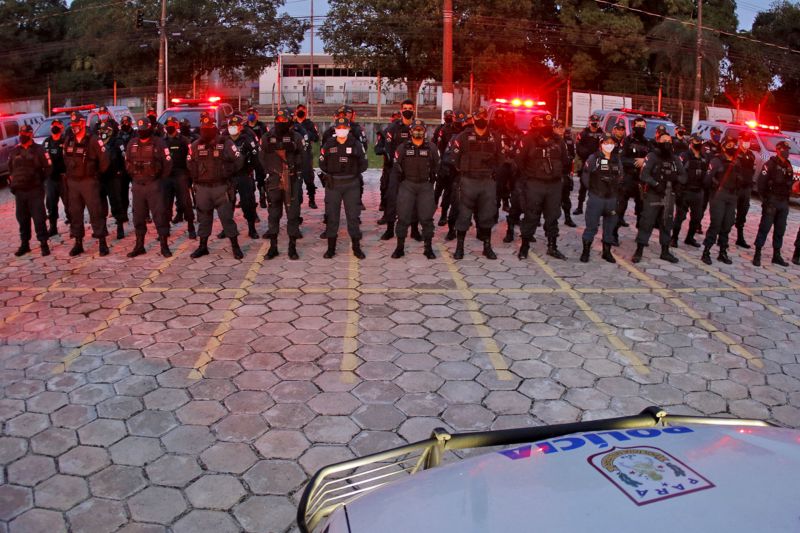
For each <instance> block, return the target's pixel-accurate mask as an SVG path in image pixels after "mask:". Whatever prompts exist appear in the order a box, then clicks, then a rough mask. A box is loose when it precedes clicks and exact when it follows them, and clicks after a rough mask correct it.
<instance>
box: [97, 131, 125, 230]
mask: <svg viewBox="0 0 800 533" xmlns="http://www.w3.org/2000/svg"><path fill="white" fill-rule="evenodd" d="M103 131H107V130H103ZM101 140H103V143H104V144H105V147H106V152H107V153H108V168H107V169H106V170H105V172H102V173H101V174H100V198H101V199H102V201H103V213H104V216H105V217H108V210H109V206H110V207H111V216H113V217H114V220H115V221H116V222H117V230H118V232H117V233H118V235H117V237H118V238H122V237H124V236H125V234H124V232H123V224H124V223H125V222H127V221H128V210H127V203H126V202H125V201H123V199H122V194H123V191H124V194H125V195H127V193H128V188H127V184H125V185H123V180H125V179H126V177H123V174H125V173H126V171H125V144H124V143H123V142H122V140H120V139H119V138H118V137H117V136H116V135H113V134H112V135H111V136H110V137H107V138H105V139H103V138H102V136H101Z"/></svg>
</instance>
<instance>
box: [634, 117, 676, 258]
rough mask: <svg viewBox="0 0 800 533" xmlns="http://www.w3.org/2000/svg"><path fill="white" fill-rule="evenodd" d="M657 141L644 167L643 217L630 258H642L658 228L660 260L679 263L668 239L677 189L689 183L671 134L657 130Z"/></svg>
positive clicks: (673, 215) (642, 177) (642, 178)
mask: <svg viewBox="0 0 800 533" xmlns="http://www.w3.org/2000/svg"><path fill="white" fill-rule="evenodd" d="M655 141H656V142H655V143H654V147H655V149H654V150H652V151H651V152H650V153H648V154H647V157H646V158H645V162H644V168H643V169H642V175H641V182H642V183H643V184H644V195H643V198H642V203H643V206H642V217H641V220H640V222H639V233H638V234H637V235H636V251H635V252H634V254H633V258H632V259H631V261H633V262H634V263H638V262H639V261H641V260H642V253H643V252H644V247H645V246H647V245H648V244H649V242H650V235H651V234H652V233H653V229H654V228H658V240H659V243H660V244H661V256H660V257H661V259H662V260H664V261H668V262H670V263H677V262H678V258H677V257H675V256H674V255H672V253H671V252H670V250H669V242H670V240H671V237H672V223H673V220H674V217H675V190H676V188H677V187H678V186H679V185H683V184H685V183H686V170H685V169H684V167H683V164H682V163H681V161H680V159H678V157H677V156H675V154H673V152H672V146H673V145H672V137H671V136H670V135H669V133H667V131H666V129H664V130H663V131H658V132H656V138H655Z"/></svg>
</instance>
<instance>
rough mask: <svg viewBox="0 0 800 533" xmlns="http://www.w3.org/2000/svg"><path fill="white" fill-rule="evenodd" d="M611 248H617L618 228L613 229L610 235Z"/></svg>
mask: <svg viewBox="0 0 800 533" xmlns="http://www.w3.org/2000/svg"><path fill="white" fill-rule="evenodd" d="M611 246H619V228H614V233H613V234H612V235H611Z"/></svg>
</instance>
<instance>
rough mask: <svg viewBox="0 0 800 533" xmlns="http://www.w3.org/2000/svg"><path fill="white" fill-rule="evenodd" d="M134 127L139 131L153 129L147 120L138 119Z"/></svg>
mask: <svg viewBox="0 0 800 533" xmlns="http://www.w3.org/2000/svg"><path fill="white" fill-rule="evenodd" d="M136 127H137V128H138V129H140V130H149V129H151V128H152V127H153V125H152V124H151V123H150V121H149V120H144V119H142V118H140V119H139V120H137V121H136Z"/></svg>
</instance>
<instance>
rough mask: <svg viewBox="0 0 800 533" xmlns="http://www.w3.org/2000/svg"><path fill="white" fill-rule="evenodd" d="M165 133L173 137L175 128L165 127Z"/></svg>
mask: <svg viewBox="0 0 800 533" xmlns="http://www.w3.org/2000/svg"><path fill="white" fill-rule="evenodd" d="M167 133H169V134H170V135H175V126H167Z"/></svg>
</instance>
